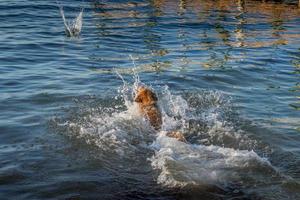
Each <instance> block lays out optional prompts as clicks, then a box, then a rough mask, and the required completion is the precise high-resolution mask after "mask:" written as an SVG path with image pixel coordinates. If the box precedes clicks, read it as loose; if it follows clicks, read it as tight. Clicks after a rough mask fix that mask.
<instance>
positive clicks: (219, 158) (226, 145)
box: [57, 58, 281, 188]
mask: <svg viewBox="0 0 300 200" xmlns="http://www.w3.org/2000/svg"><path fill="white" fill-rule="evenodd" d="M132 59H133V58H132ZM133 62H134V60H133ZM117 75H118V76H119V77H120V78H121V80H122V81H123V85H122V86H121V87H120V89H119V90H118V95H117V98H112V99H108V100H106V101H109V102H110V103H109V104H107V103H100V104H99V105H97V107H98V108H97V109H96V110H95V108H89V109H90V111H89V112H85V114H84V115H83V116H81V115H78V114H77V115H76V117H75V119H70V118H66V119H64V120H61V121H60V122H58V123H57V126H59V127H62V128H63V129H62V131H63V133H64V134H66V135H68V136H70V137H71V138H74V139H76V140H81V141H84V142H86V143H87V144H89V145H93V146H96V147H97V148H99V150H100V151H101V154H102V155H108V156H107V158H106V159H105V160H107V161H108V162H110V165H112V166H116V164H115V163H114V162H116V161H115V160H114V159H113V156H112V155H116V156H118V157H119V158H124V157H125V158H127V159H128V160H129V161H128V162H127V163H122V166H125V167H126V165H128V166H127V168H129V169H130V168H132V167H133V165H134V164H133V163H136V160H137V159H139V160H145V161H144V162H145V163H143V164H142V165H145V166H149V165H150V166H151V167H152V169H153V172H155V173H158V176H157V183H158V184H161V185H163V186H165V187H171V188H174V187H187V186H189V185H193V186H195V185H196V186H199V185H211V184H212V185H218V186H220V185H221V186H224V187H226V185H228V184H230V183H235V184H239V185H244V186H245V187H249V188H251V187H252V186H253V185H255V184H260V183H262V182H264V183H265V182H272V181H278V179H280V177H281V175H280V173H278V171H277V170H276V169H275V168H274V167H273V166H272V165H271V163H270V162H269V161H268V160H267V158H263V157H260V156H259V155H258V154H257V153H255V151H254V150H255V146H256V141H255V140H252V139H250V138H248V137H247V134H245V133H244V132H243V131H242V130H238V131H237V129H236V128H234V127H233V126H232V125H231V123H229V122H227V117H224V116H228V113H230V111H231V109H230V105H231V103H230V100H228V98H226V97H225V96H224V95H222V93H220V92H215V91H202V92H200V91H198V92H195V93H191V94H185V95H183V94H181V95H174V94H172V92H171V90H170V89H169V87H168V86H163V87H160V88H157V90H156V91H159V92H157V94H158V98H159V101H158V104H159V107H160V108H161V110H162V115H163V126H162V130H161V131H159V132H156V131H155V130H153V128H152V127H151V126H150V125H149V123H148V122H147V121H146V120H145V119H144V118H143V117H142V116H141V115H140V113H139V112H138V109H137V105H136V104H135V103H134V102H133V97H134V95H135V91H136V88H137V87H138V85H141V84H143V83H142V82H141V81H140V78H139V76H138V74H136V73H134V70H133V81H132V82H131V83H130V82H127V81H126V80H125V78H124V77H123V76H122V75H121V74H119V73H117ZM118 99H121V101H118ZM104 101H105V100H104ZM104 105H105V107H104ZM109 105H111V107H110V108H107V106H108V107H109ZM168 130H180V131H181V132H182V133H183V134H184V136H185V137H186V138H187V139H188V141H189V143H183V142H180V141H177V140H176V139H174V138H169V137H167V136H166V135H165V132H166V131H168ZM137 155H139V156H141V157H138V156H137ZM117 160H120V159H117ZM140 164H141V163H139V167H140Z"/></svg>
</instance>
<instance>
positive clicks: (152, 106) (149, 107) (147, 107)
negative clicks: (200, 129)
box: [134, 86, 187, 142]
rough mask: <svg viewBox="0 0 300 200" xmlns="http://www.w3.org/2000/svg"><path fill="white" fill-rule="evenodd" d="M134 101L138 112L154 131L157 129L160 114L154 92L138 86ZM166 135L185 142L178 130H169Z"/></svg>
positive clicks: (159, 125) (159, 126)
mask: <svg viewBox="0 0 300 200" xmlns="http://www.w3.org/2000/svg"><path fill="white" fill-rule="evenodd" d="M134 101H135V102H136V103H138V105H139V112H140V113H141V114H142V115H143V116H144V117H145V118H146V119H147V120H148V121H149V123H150V125H151V126H152V127H153V128H154V129H155V130H156V131H159V130H160V129H161V126H162V115H161V111H160V109H159V106H158V104H157V101H158V98H157V96H156V94H155V93H154V92H153V91H152V90H150V89H149V88H147V87H144V86H140V87H138V89H137V92H136V95H135V98H134ZM166 135H167V136H168V137H173V138H176V139H177V140H179V141H181V142H187V141H186V139H185V137H184V136H183V134H182V133H181V132H179V131H170V132H167V134H166Z"/></svg>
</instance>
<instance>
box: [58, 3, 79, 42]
mask: <svg viewBox="0 0 300 200" xmlns="http://www.w3.org/2000/svg"><path fill="white" fill-rule="evenodd" d="M57 4H58V3H57ZM58 5H59V4H58ZM59 10H60V14H61V17H62V19H63V22H64V26H65V32H66V35H67V36H68V37H76V36H79V34H80V32H81V28H82V17H83V8H81V11H80V12H79V14H78V16H77V17H76V18H75V19H74V20H72V21H67V20H66V18H65V14H64V10H63V6H62V5H59Z"/></svg>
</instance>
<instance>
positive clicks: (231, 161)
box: [150, 134, 272, 187]
mask: <svg viewBox="0 0 300 200" xmlns="http://www.w3.org/2000/svg"><path fill="white" fill-rule="evenodd" d="M152 146H153V148H154V149H155V155H154V156H153V157H152V158H151V159H150V161H151V165H152V167H153V168H154V169H157V170H159V171H160V173H159V176H158V178H157V182H158V183H159V184H162V185H164V186H167V187H184V186H187V185H209V184H211V185H226V184H227V183H229V182H242V179H255V177H254V176H253V177H252V175H253V173H251V170H254V171H255V174H256V176H258V175H259V174H260V175H263V173H264V172H265V170H264V168H266V169H272V166H271V164H270V163H269V162H268V161H267V160H266V159H264V158H261V157H259V156H258V155H257V154H256V153H255V152H254V151H247V150H235V149H231V148H223V147H219V146H214V145H210V146H205V145H192V144H186V143H183V142H179V141H177V140H176V139H174V138H169V137H166V136H164V135H163V134H161V135H160V136H159V137H157V139H156V141H155V142H154V143H153V145H152Z"/></svg>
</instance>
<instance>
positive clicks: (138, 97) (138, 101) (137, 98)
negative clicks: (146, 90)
mask: <svg viewBox="0 0 300 200" xmlns="http://www.w3.org/2000/svg"><path fill="white" fill-rule="evenodd" d="M134 101H135V102H137V103H141V102H142V99H141V96H140V95H138V96H136V97H135V98H134Z"/></svg>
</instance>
